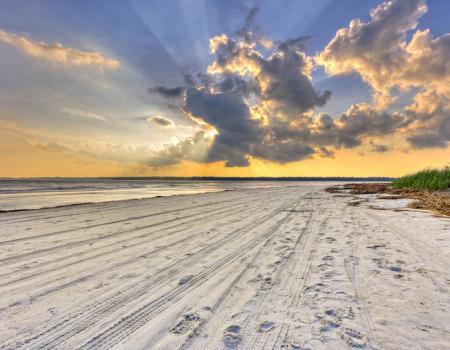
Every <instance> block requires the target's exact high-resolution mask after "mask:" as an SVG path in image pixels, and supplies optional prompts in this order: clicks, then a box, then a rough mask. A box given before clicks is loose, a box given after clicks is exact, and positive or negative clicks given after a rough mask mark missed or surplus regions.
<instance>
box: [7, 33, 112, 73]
mask: <svg viewBox="0 0 450 350" xmlns="http://www.w3.org/2000/svg"><path fill="white" fill-rule="evenodd" d="M0 41H2V42H5V43H7V44H10V45H13V46H15V47H17V48H19V49H21V50H22V51H23V52H25V53H26V54H28V55H30V56H33V57H39V58H43V59H46V60H49V61H52V62H55V63H62V64H68V65H75V66H86V65H92V66H99V67H102V68H107V69H116V68H118V67H119V66H120V62H119V61H117V60H114V59H111V58H107V57H105V56H103V54H102V53H100V52H88V51H80V50H77V49H73V48H70V47H64V46H63V45H61V44H59V43H55V44H47V43H45V42H42V41H40V42H38V41H34V40H31V39H27V38H25V37H22V36H18V35H16V34H13V33H9V32H6V31H4V30H0Z"/></svg>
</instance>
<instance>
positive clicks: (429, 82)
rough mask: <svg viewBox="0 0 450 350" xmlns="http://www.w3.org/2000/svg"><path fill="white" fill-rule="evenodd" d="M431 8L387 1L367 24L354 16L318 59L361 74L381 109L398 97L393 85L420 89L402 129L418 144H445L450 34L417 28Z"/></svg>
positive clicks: (408, 0)
mask: <svg viewBox="0 0 450 350" xmlns="http://www.w3.org/2000/svg"><path fill="white" fill-rule="evenodd" d="M427 10H428V9H427V6H426V3H425V1H424V0H392V1H389V2H385V3H382V4H381V5H379V6H378V7H377V8H375V9H374V10H372V11H371V13H370V20H369V21H368V22H362V21H360V20H358V19H355V20H352V21H351V22H350V24H349V26H348V27H347V28H342V29H339V30H338V31H337V33H336V35H335V37H334V38H333V39H332V40H331V41H330V43H329V44H328V45H327V46H326V48H325V49H324V50H323V51H322V52H321V53H320V54H319V55H318V56H317V57H316V61H317V62H318V63H319V64H321V65H323V66H324V67H325V69H326V72H327V73H328V74H331V75H339V74H348V73H351V72H356V73H358V74H359V75H360V76H361V78H362V79H363V80H365V81H366V82H367V83H368V84H369V85H370V86H371V87H372V89H373V91H374V97H375V103H376V104H375V106H376V107H377V108H378V109H384V108H385V107H387V106H389V105H390V104H392V102H394V101H395V97H393V96H392V94H391V91H392V89H393V88H398V89H400V92H404V91H408V90H410V89H412V88H416V89H417V90H418V92H417V93H416V95H415V96H414V97H413V101H412V103H411V105H409V106H407V107H406V108H405V109H404V110H403V111H402V113H403V115H404V118H405V123H404V124H402V133H403V134H404V135H405V136H406V140H407V141H408V142H409V143H410V144H411V145H412V146H413V147H415V148H427V147H446V146H447V144H448V142H449V141H450V129H449V126H448V125H449V124H450V113H449V112H450V104H449V100H448V96H450V65H449V63H448V58H449V57H450V34H449V33H447V34H444V35H442V36H441V37H438V38H433V37H432V34H431V32H430V30H428V29H427V30H416V31H415V32H413V31H414V30H415V28H416V27H417V24H418V20H419V18H420V17H421V16H422V15H423V14H424V13H426V11H427ZM411 32H412V33H411ZM410 33H411V39H410V40H409V41H408V40H407V39H408V34H410Z"/></svg>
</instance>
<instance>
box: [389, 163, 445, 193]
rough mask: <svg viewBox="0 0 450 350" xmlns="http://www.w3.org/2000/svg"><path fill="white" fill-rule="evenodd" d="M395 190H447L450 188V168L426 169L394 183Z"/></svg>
mask: <svg viewBox="0 0 450 350" xmlns="http://www.w3.org/2000/svg"><path fill="white" fill-rule="evenodd" d="M392 187H394V188H410V189H414V190H434V191H438V190H446V189H447V188H449V187H450V167H448V166H446V167H444V168H443V169H425V170H422V171H419V172H417V173H415V174H410V175H406V176H403V177H401V178H398V179H396V180H394V181H392Z"/></svg>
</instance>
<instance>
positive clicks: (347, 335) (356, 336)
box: [340, 328, 367, 348]
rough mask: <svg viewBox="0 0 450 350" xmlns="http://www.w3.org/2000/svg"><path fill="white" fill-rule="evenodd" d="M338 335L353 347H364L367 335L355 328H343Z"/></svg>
mask: <svg viewBox="0 0 450 350" xmlns="http://www.w3.org/2000/svg"><path fill="white" fill-rule="evenodd" d="M340 336H341V338H342V340H344V341H345V342H346V343H347V344H348V345H350V346H353V347H355V348H364V347H366V345H367V337H366V336H365V335H364V334H363V333H361V332H360V331H357V330H355V329H352V328H345V329H343V330H342V331H341V332H340Z"/></svg>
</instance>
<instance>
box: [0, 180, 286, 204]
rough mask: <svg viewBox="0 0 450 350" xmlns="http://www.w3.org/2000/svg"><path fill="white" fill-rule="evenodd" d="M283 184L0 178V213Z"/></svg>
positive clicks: (260, 182) (265, 182)
mask: <svg viewBox="0 0 450 350" xmlns="http://www.w3.org/2000/svg"><path fill="white" fill-rule="evenodd" d="M284 185H287V183H283V182H276V181H203V180H202V181H200V180H198V181H193V180H182V179H180V180H161V179H157V180H155V179H105V178H101V179H100V178H98V179H80V178H77V179H69V178H57V179H54V178H53V179H2V180H0V211H12V210H25V209H39V208H48V207H58V206H63V205H72V204H80V203H98V202H108V201H118V200H127V199H140V198H151V197H157V196H174V195H183V194H195V193H207V192H218V191H224V190H231V189H240V188H255V187H274V186H284ZM291 185H292V183H291Z"/></svg>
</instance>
